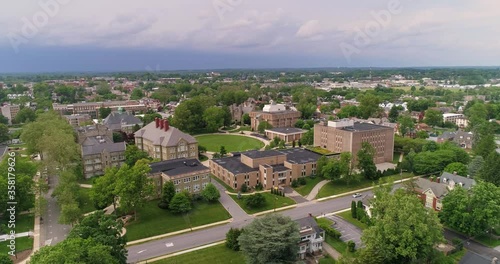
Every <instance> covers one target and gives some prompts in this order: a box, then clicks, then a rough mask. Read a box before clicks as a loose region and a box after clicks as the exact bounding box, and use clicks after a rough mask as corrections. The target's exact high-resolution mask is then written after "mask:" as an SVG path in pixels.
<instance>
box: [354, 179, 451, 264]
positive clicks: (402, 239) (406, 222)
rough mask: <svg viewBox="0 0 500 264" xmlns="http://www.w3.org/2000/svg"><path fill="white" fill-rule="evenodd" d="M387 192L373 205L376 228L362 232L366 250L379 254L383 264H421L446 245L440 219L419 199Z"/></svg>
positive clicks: (384, 191)
mask: <svg viewBox="0 0 500 264" xmlns="http://www.w3.org/2000/svg"><path fill="white" fill-rule="evenodd" d="M384 188H385V189H380V190H377V192H378V193H377V195H376V198H375V200H376V202H374V203H373V209H372V215H373V217H372V220H373V222H374V224H373V225H372V226H370V227H369V228H368V229H365V230H364V231H363V235H362V237H361V240H362V241H363V242H364V244H365V247H366V249H363V250H368V251H372V252H377V258H378V257H382V258H383V260H384V261H383V262H382V263H412V262H415V263H420V262H422V261H423V260H425V259H426V258H427V256H429V254H430V253H431V252H433V250H434V247H435V246H436V244H437V243H439V242H441V241H443V234H442V226H441V224H440V223H439V219H438V217H437V215H436V213H434V212H433V211H431V210H428V209H427V208H425V207H424V206H422V202H421V201H420V199H419V198H417V197H416V196H414V195H408V194H406V193H405V192H404V191H402V190H398V191H396V192H395V193H394V194H390V189H389V188H391V187H384Z"/></svg>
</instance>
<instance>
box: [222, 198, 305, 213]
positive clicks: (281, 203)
mask: <svg viewBox="0 0 500 264" xmlns="http://www.w3.org/2000/svg"><path fill="white" fill-rule="evenodd" d="M261 194H262V195H263V196H264V198H265V199H266V203H265V204H264V206H262V207H260V208H248V207H247V206H246V205H245V196H242V198H241V199H238V197H237V196H236V195H229V196H231V198H233V200H235V201H236V203H238V205H239V206H240V207H241V208H243V210H245V212H247V213H248V214H255V213H258V212H262V211H268V210H273V209H274V208H275V207H274V206H275V205H276V208H280V207H285V206H289V205H294V204H295V201H294V200H292V199H290V198H288V197H283V196H278V195H274V194H271V193H261Z"/></svg>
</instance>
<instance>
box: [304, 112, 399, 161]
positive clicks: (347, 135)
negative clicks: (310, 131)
mask: <svg viewBox="0 0 500 264" xmlns="http://www.w3.org/2000/svg"><path fill="white" fill-rule="evenodd" d="M363 142H369V143H370V144H371V145H372V146H373V148H374V149H375V157H374V162H375V163H384V162H392V158H393V152H394V129H393V128H391V127H387V126H380V125H375V124H371V123H359V122H354V120H349V119H344V120H337V121H328V122H322V123H318V124H316V125H314V146H319V147H321V148H324V149H327V150H329V151H331V152H334V153H342V152H350V153H352V156H353V158H354V159H356V154H357V153H358V151H359V150H360V149H361V144H362V143H363Z"/></svg>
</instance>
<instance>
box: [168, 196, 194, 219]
mask: <svg viewBox="0 0 500 264" xmlns="http://www.w3.org/2000/svg"><path fill="white" fill-rule="evenodd" d="M168 208H169V209H170V211H172V212H174V213H176V214H182V213H187V212H189V211H191V209H192V207H191V199H189V196H188V195H187V194H186V193H185V192H180V193H176V194H175V195H174V198H172V200H171V201H170V205H169V206H168Z"/></svg>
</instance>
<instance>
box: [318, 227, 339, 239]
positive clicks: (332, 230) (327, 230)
mask: <svg viewBox="0 0 500 264" xmlns="http://www.w3.org/2000/svg"><path fill="white" fill-rule="evenodd" d="M318 225H319V227H320V228H321V229H323V230H324V231H325V234H327V235H329V236H331V237H333V238H340V236H342V234H340V232H339V231H337V230H335V228H333V227H331V226H330V225H328V224H326V223H318Z"/></svg>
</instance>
